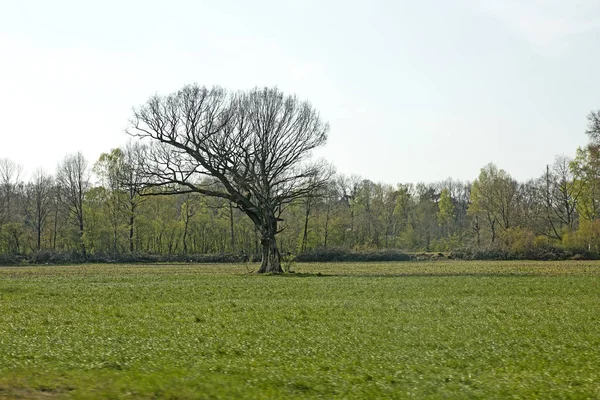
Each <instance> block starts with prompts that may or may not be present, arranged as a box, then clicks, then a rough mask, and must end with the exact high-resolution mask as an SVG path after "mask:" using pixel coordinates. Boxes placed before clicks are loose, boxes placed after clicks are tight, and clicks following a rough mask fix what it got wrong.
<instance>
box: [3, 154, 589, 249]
mask: <svg viewBox="0 0 600 400" xmlns="http://www.w3.org/2000/svg"><path fill="white" fill-rule="evenodd" d="M144 151H145V148H144V147H143V146H139V145H138V146H136V145H130V146H128V147H126V148H124V149H115V150H113V151H111V152H110V153H107V154H103V155H102V156H101V157H100V159H99V160H98V161H97V162H96V163H95V164H94V166H93V169H92V170H93V171H94V172H95V175H96V176H97V177H98V181H97V182H96V184H91V181H90V177H91V172H92V170H90V168H88V164H87V162H86V160H85V159H84V158H83V156H82V155H81V154H75V155H69V156H67V157H66V158H65V160H64V161H63V162H62V163H61V164H60V165H59V167H58V169H57V172H56V175H55V176H51V175H48V174H46V173H44V172H43V171H37V172H35V173H34V174H33V176H32V177H31V178H30V179H29V181H28V182H24V181H23V180H22V179H21V177H22V174H21V169H20V168H19V167H18V166H16V165H15V164H14V163H12V162H10V161H9V160H0V177H1V179H2V181H1V186H0V188H1V190H0V252H1V253H7V254H27V253H31V252H36V251H43V250H54V251H57V252H77V253H79V254H81V255H83V257H85V256H86V255H87V254H90V253H91V254H105V255H109V256H117V255H121V254H124V253H154V254H205V253H243V254H248V255H251V254H260V251H261V248H260V232H258V230H257V229H256V227H255V226H254V224H253V223H252V221H251V220H249V219H248V218H247V217H246V216H245V215H244V213H243V212H242V211H241V210H239V209H238V208H237V207H235V205H234V204H233V203H232V202H230V201H228V200H226V199H222V198H218V197H208V196H203V195H201V194H198V193H194V192H190V193H181V194H177V195H171V196H154V195H151V196H140V195H139V193H138V188H136V185H138V183H136V181H135V178H136V176H137V174H136V171H135V167H134V165H135V164H130V162H131V160H132V159H134V158H135V157H139V156H140V154H141V153H143V152H144ZM599 162H600V152H598V147H596V145H590V146H589V147H588V148H586V149H580V150H579V151H578V154H577V156H576V157H575V158H574V159H567V158H565V157H559V158H557V159H556V161H555V163H554V164H553V165H552V166H549V167H548V168H547V169H546V171H544V172H543V173H542V174H541V175H540V177H539V178H538V179H535V180H531V181H528V182H517V181H516V180H515V179H513V178H512V177H511V176H510V175H509V174H508V173H507V172H506V171H503V170H501V169H498V168H497V167H496V166H495V165H493V164H489V165H487V166H485V167H484V168H482V170H481V173H480V174H479V176H478V177H477V179H475V180H474V181H473V182H472V183H469V182H458V181H454V180H451V179H448V180H445V181H442V182H437V183H433V184H423V183H420V184H416V185H412V184H400V185H396V186H392V185H387V184H382V183H374V182H372V181H370V180H367V179H362V178H359V177H356V176H351V177H348V176H344V175H334V176H332V178H331V179H330V180H329V181H328V183H327V184H326V185H325V186H324V187H322V188H319V189H318V190H316V191H315V192H313V193H310V195H307V196H305V197H302V198H299V199H296V200H295V201H293V202H291V203H290V204H289V205H288V206H287V207H286V208H285V209H284V210H282V213H281V219H282V220H283V221H281V222H280V224H279V229H280V230H281V232H280V233H279V234H278V236H277V240H278V245H279V250H280V251H281V252H283V253H293V254H296V253H298V252H304V251H310V250H313V249H318V248H333V247H344V248H348V249H383V248H398V249H403V250H412V251H446V250H456V249H459V248H465V247H470V248H479V249H485V248H490V247H497V248H506V249H510V250H513V251H515V252H520V253H526V252H528V251H530V250H532V249H533V248H534V247H535V246H563V247H564V248H569V249H571V250H572V251H574V252H581V251H594V252H598V251H600V220H599V219H598V216H599V212H600V169H599V168H597V167H598V165H597V164H598V163H599ZM121 174H129V176H130V177H131V178H133V179H131V180H130V184H122V183H121V182H123V180H122V179H119V178H120V176H119V175H121ZM121 177H122V175H121ZM156 193H159V192H158V191H157V192H156Z"/></svg>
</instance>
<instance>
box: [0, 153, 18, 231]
mask: <svg viewBox="0 0 600 400" xmlns="http://www.w3.org/2000/svg"><path fill="white" fill-rule="evenodd" d="M22 171H23V168H22V167H21V166H20V165H18V164H16V163H15V162H13V161H11V160H9V159H7V158H3V159H0V228H1V227H2V225H3V224H4V223H7V222H9V221H10V220H11V218H12V217H13V216H14V215H13V212H12V211H13V207H14V206H15V204H14V203H15V201H14V198H15V195H16V191H17V188H18V186H19V185H20V184H21V174H22Z"/></svg>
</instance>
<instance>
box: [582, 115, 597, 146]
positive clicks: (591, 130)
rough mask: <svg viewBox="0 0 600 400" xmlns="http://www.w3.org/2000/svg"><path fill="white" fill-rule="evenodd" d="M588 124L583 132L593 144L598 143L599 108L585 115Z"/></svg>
mask: <svg viewBox="0 0 600 400" xmlns="http://www.w3.org/2000/svg"><path fill="white" fill-rule="evenodd" d="M587 120H588V126H587V129H586V131H585V133H586V134H587V135H588V136H589V138H590V140H591V141H592V143H594V144H598V143H600V110H598V111H592V112H590V113H589V114H588V116H587Z"/></svg>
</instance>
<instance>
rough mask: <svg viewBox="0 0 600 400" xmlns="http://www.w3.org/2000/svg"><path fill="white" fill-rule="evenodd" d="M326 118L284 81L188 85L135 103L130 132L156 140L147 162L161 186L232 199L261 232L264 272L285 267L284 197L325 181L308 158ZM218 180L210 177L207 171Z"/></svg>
mask: <svg viewBox="0 0 600 400" xmlns="http://www.w3.org/2000/svg"><path fill="white" fill-rule="evenodd" d="M327 130H328V125H327V124H326V123H324V122H323V121H322V119H321V117H320V116H319V113H318V112H317V111H316V110H315V109H314V108H313V107H312V106H311V105H310V104H309V103H308V102H303V101H300V100H298V99H297V98H296V97H294V96H285V95H284V94H283V93H281V92H280V91H279V90H278V89H269V88H265V89H253V90H250V91H248V92H238V93H230V92H227V91H225V90H223V89H221V88H219V87H214V88H212V89H207V88H205V87H200V86H198V85H188V86H185V87H184V88H183V89H181V90H179V91H178V92H176V93H173V94H170V95H168V96H153V97H151V98H150V99H149V100H148V101H147V103H146V104H144V105H142V106H140V107H138V108H135V109H134V113H133V118H132V120H131V124H130V127H129V129H128V132H129V133H130V134H131V135H134V136H139V137H142V138H149V139H152V140H154V143H155V144H154V145H153V146H152V147H151V149H150V151H149V153H148V157H146V159H144V160H142V161H143V168H144V173H145V174H146V177H147V178H148V181H147V183H148V186H154V187H162V188H163V190H162V193H163V194H173V193H182V192H197V193H201V194H204V195H207V196H215V197H220V198H223V199H225V200H228V201H231V202H232V204H235V206H236V207H238V208H239V209H240V210H242V211H243V212H244V213H245V214H246V215H247V216H248V217H249V218H250V219H251V220H252V222H253V223H254V225H255V226H256V228H257V230H258V231H259V232H260V234H261V245H262V264H261V267H260V269H259V272H283V270H282V268H281V265H280V254H279V250H278V248H277V242H276V240H275V235H276V234H277V233H279V228H278V221H279V220H280V219H281V218H280V217H281V212H282V210H283V208H284V207H285V205H286V204H289V203H290V202H292V201H293V200H294V199H297V198H301V197H304V196H306V195H307V194H309V193H312V192H313V191H314V190H315V189H316V188H318V187H321V186H322V185H324V183H325V181H324V180H318V179H314V177H315V176H317V175H318V172H319V170H320V169H321V168H322V166H320V165H309V164H308V163H307V162H306V161H307V157H308V156H309V154H310V153H311V150H313V149H315V148H316V147H318V146H320V145H322V144H324V143H325V141H326V139H327ZM206 176H209V177H212V178H215V180H216V181H217V182H218V184H217V183H213V181H209V184H205V183H204V182H206V180H203V179H201V178H202V177H206Z"/></svg>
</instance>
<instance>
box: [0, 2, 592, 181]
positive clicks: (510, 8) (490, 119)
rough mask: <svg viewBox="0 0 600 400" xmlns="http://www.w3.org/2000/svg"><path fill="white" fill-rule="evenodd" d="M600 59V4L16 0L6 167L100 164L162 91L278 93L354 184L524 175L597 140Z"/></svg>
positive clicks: (0, 30) (3, 22)
mask: <svg viewBox="0 0 600 400" xmlns="http://www.w3.org/2000/svg"><path fill="white" fill-rule="evenodd" d="M598 49H600V1H598V0H571V1H566V0H547V1H543V0H414V1H405V0H390V1H374V0H372V1H349V0H343V1H337V0H336V1H333V0H331V1H328V0H320V1H311V0H295V1H281V0H280V1H276V0H273V1H266V0H253V1H243V0H237V1H234V0H215V1H200V0H197V1H194V0H189V1H175V0H169V1H167V0H164V1H149V0H143V1H127V0H119V1H108V0H103V1H60V0H52V1H48V0H42V1H33V0H0V118H1V124H0V158H9V159H11V160H13V161H16V162H18V163H19V164H21V165H23V166H24V167H25V169H26V171H27V172H33V171H34V170H35V169H36V168H38V167H43V168H44V169H46V170H47V171H48V172H50V173H54V171H55V168H56V165H57V163H58V162H59V161H60V160H62V159H63V158H64V156H65V155H66V154H67V153H73V152H76V151H79V150H80V151H82V152H83V154H84V155H85V156H86V158H87V159H88V160H89V161H90V163H93V162H94V161H96V160H97V158H98V156H99V155H100V154H101V153H102V152H107V151H109V150H110V149H112V148H115V147H118V146H121V145H123V144H124V143H125V142H126V141H127V140H129V138H128V136H127V135H126V134H125V133H124V129H125V127H126V126H127V121H128V119H129V118H130V116H131V108H132V107H133V106H136V105H139V104H141V103H143V102H145V100H147V98H148V97H149V96H150V95H153V94H154V93H159V94H167V93H169V92H172V91H176V90H177V89H179V88H180V87H182V86H183V85H185V84H187V83H193V82H197V83H199V84H201V85H207V86H212V85H215V84H218V85H221V86H223V87H226V88H229V89H234V90H238V89H249V88H252V87H255V86H265V85H267V86H273V85H276V86H278V87H279V88H280V89H282V90H283V91H284V92H286V93H295V94H297V95H298V96H300V97H301V98H304V99H307V100H309V101H310V102H311V103H312V104H313V105H314V106H315V107H316V108H317V109H318V110H319V111H320V112H321V115H322V117H323V118H324V119H325V120H327V121H329V123H330V125H331V131H330V134H329V141H328V144H327V145H326V147H325V148H324V149H323V150H321V151H319V152H318V155H319V156H322V157H325V158H326V159H328V160H329V161H330V162H331V163H333V164H334V165H335V166H336V167H337V170H338V171H339V172H342V173H345V174H358V175H361V176H363V177H365V178H369V179H371V180H374V181H382V182H386V183H392V184H394V183H399V182H403V183H404V182H418V181H425V182H434V181H439V180H442V179H445V178H447V177H453V178H455V179H461V180H473V179H475V178H476V177H477V175H478V173H479V170H480V168H481V167H483V166H484V165H485V164H487V163H489V162H494V163H496V165H498V167H500V168H503V169H505V170H507V171H508V172H509V173H510V174H512V175H513V176H514V177H515V178H517V179H519V180H525V179H528V178H531V177H537V176H539V175H541V174H542V173H543V171H544V169H545V165H546V164H547V163H551V162H552V161H553V159H554V157H555V156H556V155H561V154H564V155H573V154H574V153H575V149H576V148H577V147H578V146H582V145H584V144H585V143H586V141H587V138H586V136H585V133H584V132H585V127H586V115H587V114H588V113H589V112H590V111H591V110H592V109H598V108H600V79H599V77H600V75H599V71H600V52H599V51H598Z"/></svg>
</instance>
